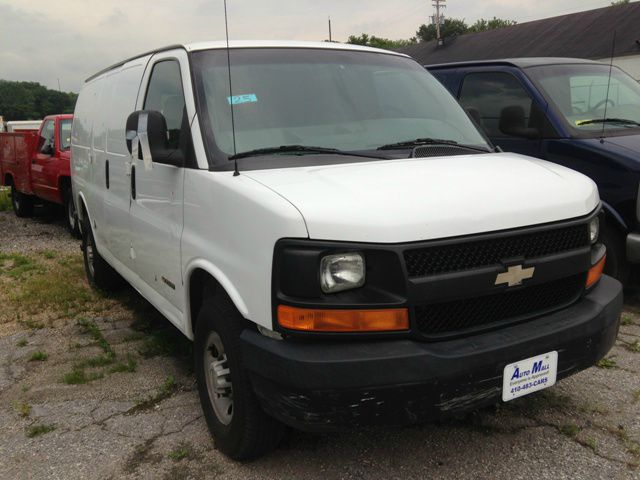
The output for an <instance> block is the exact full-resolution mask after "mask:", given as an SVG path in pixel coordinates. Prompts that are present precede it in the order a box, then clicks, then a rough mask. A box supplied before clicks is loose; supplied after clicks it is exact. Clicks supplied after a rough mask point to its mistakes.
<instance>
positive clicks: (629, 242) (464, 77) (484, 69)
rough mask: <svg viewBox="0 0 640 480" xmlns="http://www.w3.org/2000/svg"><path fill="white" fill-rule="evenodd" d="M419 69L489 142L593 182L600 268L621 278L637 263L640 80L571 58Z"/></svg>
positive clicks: (639, 245) (639, 235)
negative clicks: (599, 205)
mask: <svg viewBox="0 0 640 480" xmlns="http://www.w3.org/2000/svg"><path fill="white" fill-rule="evenodd" d="M425 67H426V68H427V69H428V70H429V71H430V72H431V73H432V74H433V75H434V76H435V77H436V78H438V80H440V82H441V83H443V84H444V85H445V86H446V87H447V89H448V90H449V91H450V92H451V93H452V94H453V95H454V96H455V97H456V98H457V99H458V101H459V102H460V103H461V104H462V106H463V107H464V108H465V109H466V111H467V113H468V114H469V115H470V116H471V118H472V119H473V120H474V121H475V122H476V123H477V124H478V126H479V127H480V128H481V129H482V130H483V131H484V132H485V133H486V135H487V136H488V137H489V139H490V140H491V141H492V142H493V143H494V145H497V146H499V147H500V148H501V149H502V150H504V151H509V152H516V153H521V154H524V155H529V156H533V157H538V158H542V159H544V160H549V161H551V162H555V163H559V164H561V165H564V166H566V167H569V168H572V169H574V170H577V171H579V172H582V173H584V174H585V175H587V176H589V177H591V178H592V179H593V180H594V181H595V182H596V184H597V185H598V189H599V190H600V196H601V198H602V202H603V205H604V208H605V210H606V221H605V225H603V229H602V240H603V242H604V243H605V245H606V246H607V267H606V269H605V271H606V273H608V274H609V275H611V276H614V277H616V278H618V279H620V280H625V279H626V278H627V275H628V273H629V270H630V266H631V264H634V263H640V203H639V196H638V193H639V185H640V84H639V83H638V82H637V81H636V80H634V79H633V78H632V77H630V76H629V75H628V74H626V73H625V72H624V71H623V70H621V69H619V68H617V67H615V66H614V67H612V68H611V67H610V65H608V64H603V63H598V62H593V61H589V60H579V59H572V58H519V59H508V60H488V61H470V62H464V63H450V64H441V65H426V66H425ZM523 181H526V179H523Z"/></svg>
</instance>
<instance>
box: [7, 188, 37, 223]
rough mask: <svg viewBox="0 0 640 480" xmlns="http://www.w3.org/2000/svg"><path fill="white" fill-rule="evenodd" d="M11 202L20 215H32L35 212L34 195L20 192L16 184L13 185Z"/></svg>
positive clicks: (17, 214)
mask: <svg viewBox="0 0 640 480" xmlns="http://www.w3.org/2000/svg"><path fill="white" fill-rule="evenodd" d="M11 204H12V205H13V211H14V212H15V213H16V216H18V217H30V216H31V215H32V214H33V197H32V196H31V195H27V194H25V193H22V192H20V191H19V190H18V189H17V188H16V186H15V185H11Z"/></svg>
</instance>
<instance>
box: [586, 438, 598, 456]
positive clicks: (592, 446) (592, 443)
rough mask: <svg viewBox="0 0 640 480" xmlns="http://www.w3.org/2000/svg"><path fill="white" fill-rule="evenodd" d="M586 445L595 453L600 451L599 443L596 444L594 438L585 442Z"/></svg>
mask: <svg viewBox="0 0 640 480" xmlns="http://www.w3.org/2000/svg"><path fill="white" fill-rule="evenodd" d="M584 443H585V445H586V446H587V447H589V448H590V449H591V450H593V451H594V452H595V451H597V449H598V443H597V442H596V439H595V438H593V437H589V438H587V439H586V440H585V442H584Z"/></svg>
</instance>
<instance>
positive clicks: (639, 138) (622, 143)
mask: <svg viewBox="0 0 640 480" xmlns="http://www.w3.org/2000/svg"><path fill="white" fill-rule="evenodd" d="M604 141H605V143H612V144H613V145H616V146H618V147H622V148H624V149H626V150H629V151H630V152H632V153H635V154H637V153H640V135H620V136H617V137H606V138H605V139H604ZM598 142H600V140H599V139H598Z"/></svg>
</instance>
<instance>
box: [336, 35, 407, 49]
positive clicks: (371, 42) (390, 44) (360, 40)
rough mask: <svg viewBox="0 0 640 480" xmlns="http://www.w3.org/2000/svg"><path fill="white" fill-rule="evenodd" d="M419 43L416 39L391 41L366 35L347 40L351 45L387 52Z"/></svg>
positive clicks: (352, 36)
mask: <svg viewBox="0 0 640 480" xmlns="http://www.w3.org/2000/svg"><path fill="white" fill-rule="evenodd" d="M417 42H418V40H417V39H416V38H415V37H413V38H410V39H409V40H391V39H389V38H381V37H376V36H375V35H367V34H366V33H363V34H362V35H359V36H356V35H351V36H350V37H349V39H348V40H347V43H351V44H353V45H364V46H366V47H374V48H384V49H386V50H396V49H398V48H402V47H406V46H407V45H413V44H414V43H417Z"/></svg>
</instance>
